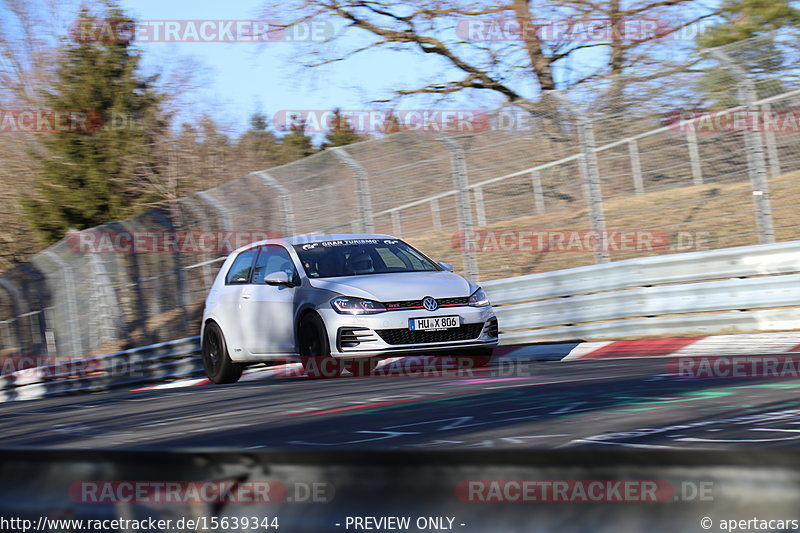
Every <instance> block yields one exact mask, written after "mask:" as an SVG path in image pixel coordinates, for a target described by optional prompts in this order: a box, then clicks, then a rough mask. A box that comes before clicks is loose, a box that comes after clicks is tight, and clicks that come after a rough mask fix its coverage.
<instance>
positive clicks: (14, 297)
mask: <svg viewBox="0 0 800 533" xmlns="http://www.w3.org/2000/svg"><path fill="white" fill-rule="evenodd" d="M0 287H2V288H3V289H5V291H6V292H7V293H8V296H9V297H10V298H11V314H12V315H14V316H13V317H12V318H11V319H10V320H8V321H6V322H5V324H6V325H8V324H9V323H10V322H12V321H13V322H14V334H13V335H12V334H11V328H8V330H7V331H6V334H7V336H8V340H9V347H11V345H12V344H13V347H14V348H16V350H17V351H18V352H20V355H23V354H24V351H25V348H24V347H23V346H21V343H22V339H23V335H22V330H21V328H22V326H21V324H20V320H19V315H21V314H22V312H21V310H20V294H19V289H17V288H16V287H14V285H12V283H11V282H10V281H8V280H7V279H5V278H2V277H0Z"/></svg>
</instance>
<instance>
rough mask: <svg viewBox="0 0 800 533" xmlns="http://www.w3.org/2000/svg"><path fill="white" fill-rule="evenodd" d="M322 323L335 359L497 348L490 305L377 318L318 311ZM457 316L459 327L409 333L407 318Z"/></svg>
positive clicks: (391, 313)
mask: <svg viewBox="0 0 800 533" xmlns="http://www.w3.org/2000/svg"><path fill="white" fill-rule="evenodd" d="M318 312H319V314H320V316H321V317H322V319H323V321H324V322H325V327H326V329H327V332H328V339H329V341H330V345H331V355H333V356H334V357H375V356H386V357H394V356H399V355H409V354H423V353H430V354H434V353H435V354H440V353H441V354H445V353H453V352H457V351H458V350H464V349H468V348H494V347H495V346H497V341H498V339H497V318H496V317H495V314H494V311H493V310H492V308H491V306H487V307H469V306H459V307H449V308H444V309H442V308H440V309H437V310H436V311H433V312H430V311H426V310H424V309H414V310H407V311H386V312H384V313H378V314H376V315H341V314H339V313H337V312H336V311H334V310H333V309H330V308H328V309H318ZM456 315H457V316H459V317H460V322H461V327H460V328H458V329H457V330H456V329H453V330H443V331H439V332H430V333H429V332H421V331H417V332H412V331H410V330H409V327H408V326H409V319H412V318H431V317H435V316H456Z"/></svg>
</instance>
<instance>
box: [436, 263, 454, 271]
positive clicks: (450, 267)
mask: <svg viewBox="0 0 800 533" xmlns="http://www.w3.org/2000/svg"><path fill="white" fill-rule="evenodd" d="M439 266H440V267H442V268H443V269H445V270H447V271H448V272H453V271H454V270H455V268H453V265H451V264H450V263H439Z"/></svg>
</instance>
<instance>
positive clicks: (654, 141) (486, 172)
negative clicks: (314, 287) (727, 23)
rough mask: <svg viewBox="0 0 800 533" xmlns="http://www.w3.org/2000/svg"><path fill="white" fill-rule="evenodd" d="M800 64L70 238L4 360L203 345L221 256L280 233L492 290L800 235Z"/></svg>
mask: <svg viewBox="0 0 800 533" xmlns="http://www.w3.org/2000/svg"><path fill="white" fill-rule="evenodd" d="M797 52H798V50H797V45H796V44H794V43H793V42H784V41H782V40H781V39H780V37H778V36H775V35H770V36H767V37H761V38H757V39H752V40H749V41H743V42H740V43H736V44H734V45H730V46H727V47H723V48H718V49H714V50H710V51H708V52H705V53H704V54H703V55H701V56H700V55H699V56H697V57H696V58H693V59H696V61H693V65H692V67H691V68H689V69H687V70H686V71H684V72H677V73H674V74H671V75H664V76H661V77H653V76H651V77H648V78H647V79H635V78H631V79H621V80H620V79H616V80H611V81H610V82H609V83H608V84H607V87H603V86H602V84H600V85H596V86H594V87H595V89H594V90H593V91H591V92H581V91H580V90H575V91H571V92H568V93H550V94H545V95H543V96H542V98H541V99H540V101H539V102H537V103H536V105H535V106H534V107H533V108H529V109H526V110H525V111H524V112H523V111H521V110H519V109H514V108H506V109H502V110H500V111H498V112H497V114H496V115H495V116H494V117H493V120H492V121H491V127H490V128H488V129H486V130H485V131H480V132H466V133H465V132H459V133H453V132H442V131H439V132H411V131H402V132H399V133H395V134H392V135H388V136H386V137H383V138H380V139H376V140H371V141H367V142H362V143H358V144H353V145H348V146H344V147H339V148H334V149H328V150H325V151H322V152H320V153H318V154H316V155H314V156H311V157H308V158H305V159H303V160H300V161H297V162H295V163H291V164H288V165H284V166H281V167H277V168H272V169H268V170H265V171H261V172H255V173H253V174H250V175H248V176H245V177H242V178H238V179H234V180H232V181H230V182H228V183H226V184H224V185H222V186H220V187H217V188H215V189H212V190H208V191H204V192H202V193H197V194H194V195H192V196H189V197H187V198H184V199H182V200H180V201H178V202H176V203H175V204H173V205H171V206H169V207H168V208H165V209H162V210H154V211H150V212H148V213H145V214H143V215H140V216H138V217H135V218H131V219H128V220H124V221H121V222H117V223H112V224H106V225H104V226H102V227H100V228H96V229H95V230H94V231H90V232H81V233H80V234H75V235H70V236H69V237H68V238H67V239H65V240H63V241H61V242H59V243H58V244H56V245H54V246H52V247H50V248H49V249H47V250H45V251H44V252H42V253H39V254H37V255H36V256H35V257H34V258H33V259H32V260H31V261H30V262H29V263H26V264H23V265H19V266H18V267H17V268H15V269H14V270H12V271H9V272H6V273H5V274H3V275H2V276H0V349H2V351H0V356H2V355H5V356H16V357H20V356H41V355H53V356H54V355H59V356H64V355H67V356H75V355H82V354H88V353H98V352H108V351H113V350H115V349H122V348H128V347H132V346H137V345H142V344H148V343H152V342H157V341H164V340H169V339H174V338H179V337H183V336H186V335H191V334H196V333H197V327H198V323H199V318H200V315H201V313H202V302H203V299H204V298H205V295H206V292H207V290H208V288H209V287H210V285H211V282H212V281H213V278H214V276H215V274H216V270H217V269H218V268H219V264H220V262H221V255H224V253H221V250H225V249H232V248H235V247H237V246H238V245H242V244H245V243H246V242H249V241H252V240H258V239H260V238H266V237H267V236H272V235H277V234H282V235H290V234H294V235H302V234H311V233H352V232H369V233H372V232H375V233H388V234H393V235H396V236H399V237H402V238H403V239H405V240H407V241H409V242H410V243H412V244H414V245H416V246H418V247H420V248H421V249H422V250H424V251H425V252H427V253H428V254H429V255H431V256H432V257H434V258H435V259H437V260H441V261H447V262H449V263H452V264H453V265H454V266H455V267H456V269H457V270H458V271H460V272H462V273H464V274H466V275H467V276H469V277H471V278H473V279H477V280H487V279H496V278H502V277H508V276H514V275H521V274H528V273H534V272H542V271H548V270H554V269H561V268H569V267H575V266H581V265H588V264H593V263H596V262H606V261H616V260H621V259H627V258H632V257H640V256H645V255H657V254H665V253H676V252H687V251H693V250H702V249H713V248H724V247H731V246H739V245H747V244H757V243H769V242H773V241H776V240H778V241H782V240H793V239H798V238H800V214H798V207H800V200H799V199H800V184H798V179H797V178H798V176H800V173H798V171H800V81H799V80H798V74H800V69H799V68H798V67H799V66H800V65H798V62H797V58H798V57H800V55H798V53H797ZM598 87H600V88H601V89H599V90H598V89H597V88H598ZM698 95H700V96H698ZM209 240H210V241H213V242H211V244H210V245H206V244H207V243H206V242H205V241H209ZM201 241H202V242H201ZM221 244H224V246H220V245H221ZM0 359H1V358H0Z"/></svg>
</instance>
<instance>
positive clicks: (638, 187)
mask: <svg viewBox="0 0 800 533" xmlns="http://www.w3.org/2000/svg"><path fill="white" fill-rule="evenodd" d="M628 153H629V154H630V157H631V174H633V189H634V190H635V191H636V194H644V180H642V162H641V161H640V160H639V143H638V142H637V141H636V139H631V140H630V141H628Z"/></svg>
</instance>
